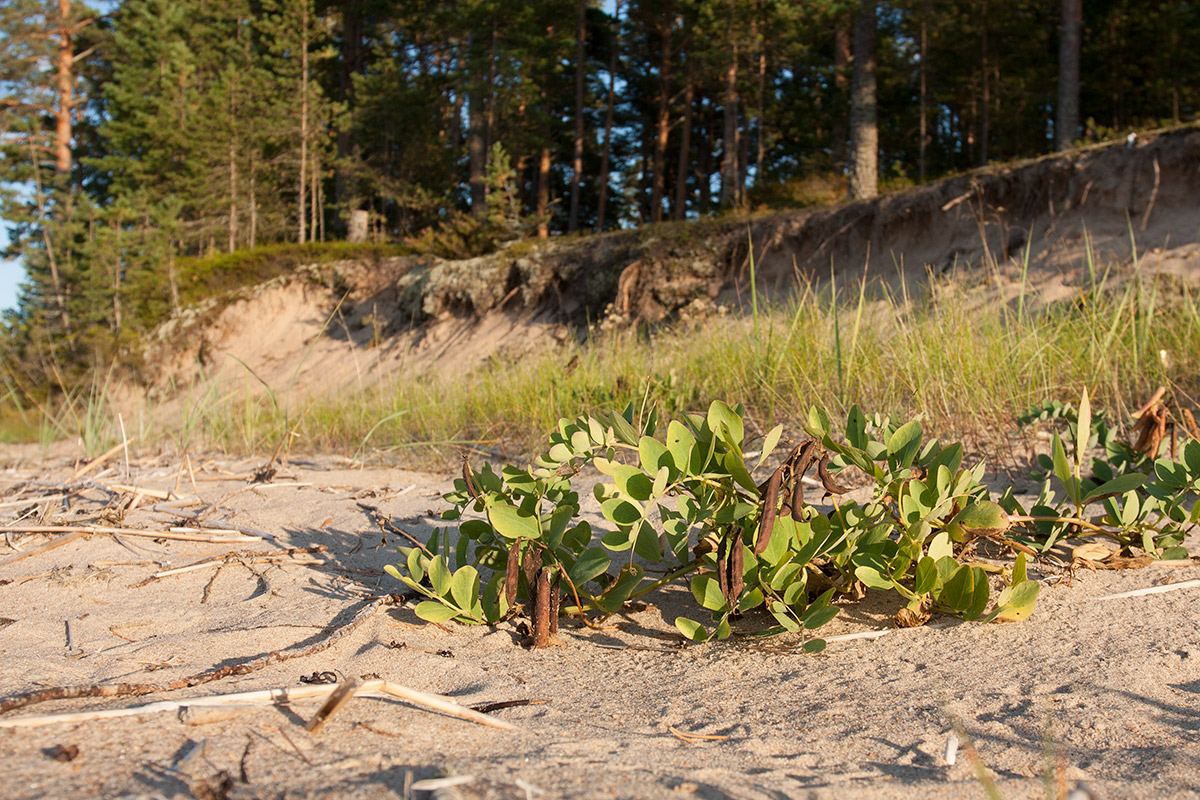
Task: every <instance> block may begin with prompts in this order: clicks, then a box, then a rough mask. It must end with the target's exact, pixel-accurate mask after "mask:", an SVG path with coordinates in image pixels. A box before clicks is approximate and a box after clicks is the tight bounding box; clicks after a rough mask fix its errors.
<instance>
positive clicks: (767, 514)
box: [754, 467, 783, 555]
mask: <svg viewBox="0 0 1200 800" xmlns="http://www.w3.org/2000/svg"><path fill="white" fill-rule="evenodd" d="M782 481H783V467H780V468H779V469H777V470H775V471H774V472H772V473H771V477H770V478H768V479H767V490H766V491H765V492H764V493H763V499H762V522H761V523H760V524H759V526H758V541H757V542H755V544H754V554H755V555H758V554H759V553H762V552H763V551H764V550H766V549H767V546H768V545H769V544H771V531H772V530H774V528H775V515H776V514H777V513H778V510H777V508H776V507H777V506H778V504H779V484H780V483H781V482H782Z"/></svg>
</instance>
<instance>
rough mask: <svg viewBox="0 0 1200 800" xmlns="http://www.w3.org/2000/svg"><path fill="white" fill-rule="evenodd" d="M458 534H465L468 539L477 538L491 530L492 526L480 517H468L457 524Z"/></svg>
mask: <svg viewBox="0 0 1200 800" xmlns="http://www.w3.org/2000/svg"><path fill="white" fill-rule="evenodd" d="M458 532H459V535H460V536H465V537H467V538H468V539H478V538H479V537H480V536H483V535H484V534H486V533H491V532H492V526H491V525H489V524H488V523H487V521H486V520H482V519H468V520H465V521H464V522H463V523H462V524H461V525H459V526H458Z"/></svg>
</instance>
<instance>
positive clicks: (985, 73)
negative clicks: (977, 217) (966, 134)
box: [979, 0, 992, 167]
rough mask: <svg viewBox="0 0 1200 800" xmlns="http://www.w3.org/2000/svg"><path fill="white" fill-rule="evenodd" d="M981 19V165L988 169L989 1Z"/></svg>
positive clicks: (989, 111)
mask: <svg viewBox="0 0 1200 800" xmlns="http://www.w3.org/2000/svg"><path fill="white" fill-rule="evenodd" d="M979 18H980V27H979V71H980V76H981V78H982V80H981V81H980V89H981V92H980V95H981V97H980V102H981V103H982V109H981V111H980V114H979V165H980V166H981V167H986V166H987V163H988V140H990V139H991V138H992V65H991V59H990V56H991V54H990V53H989V52H988V0H983V4H982V5H981V6H980V12H979Z"/></svg>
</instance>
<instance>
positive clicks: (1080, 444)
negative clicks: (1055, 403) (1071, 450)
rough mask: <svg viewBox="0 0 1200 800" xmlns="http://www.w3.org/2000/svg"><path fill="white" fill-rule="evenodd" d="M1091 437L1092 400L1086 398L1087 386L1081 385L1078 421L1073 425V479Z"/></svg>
mask: <svg viewBox="0 0 1200 800" xmlns="http://www.w3.org/2000/svg"><path fill="white" fill-rule="evenodd" d="M1091 438H1092V402H1091V400H1089V399H1088V390H1087V387H1086V386H1085V387H1083V397H1081V398H1080V399H1079V422H1078V423H1077V424H1076V426H1075V480H1079V478H1080V474H1079V470H1080V467H1081V466H1082V465H1083V454H1084V452H1085V451H1086V450H1087V446H1088V440H1089V439H1091Z"/></svg>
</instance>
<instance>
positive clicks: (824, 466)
mask: <svg viewBox="0 0 1200 800" xmlns="http://www.w3.org/2000/svg"><path fill="white" fill-rule="evenodd" d="M828 464H829V456H828V455H822V456H821V460H820V461H818V462H817V476H818V477H819V478H820V479H821V485H822V486H824V487H825V491H827V492H829V493H830V494H845V493H846V492H848V491H850V490H849V489H847V488H844V487H842V486H839V485H838V484H837V482H836V481H834V480H833V476H832V475H830V474H829V467H828Z"/></svg>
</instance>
